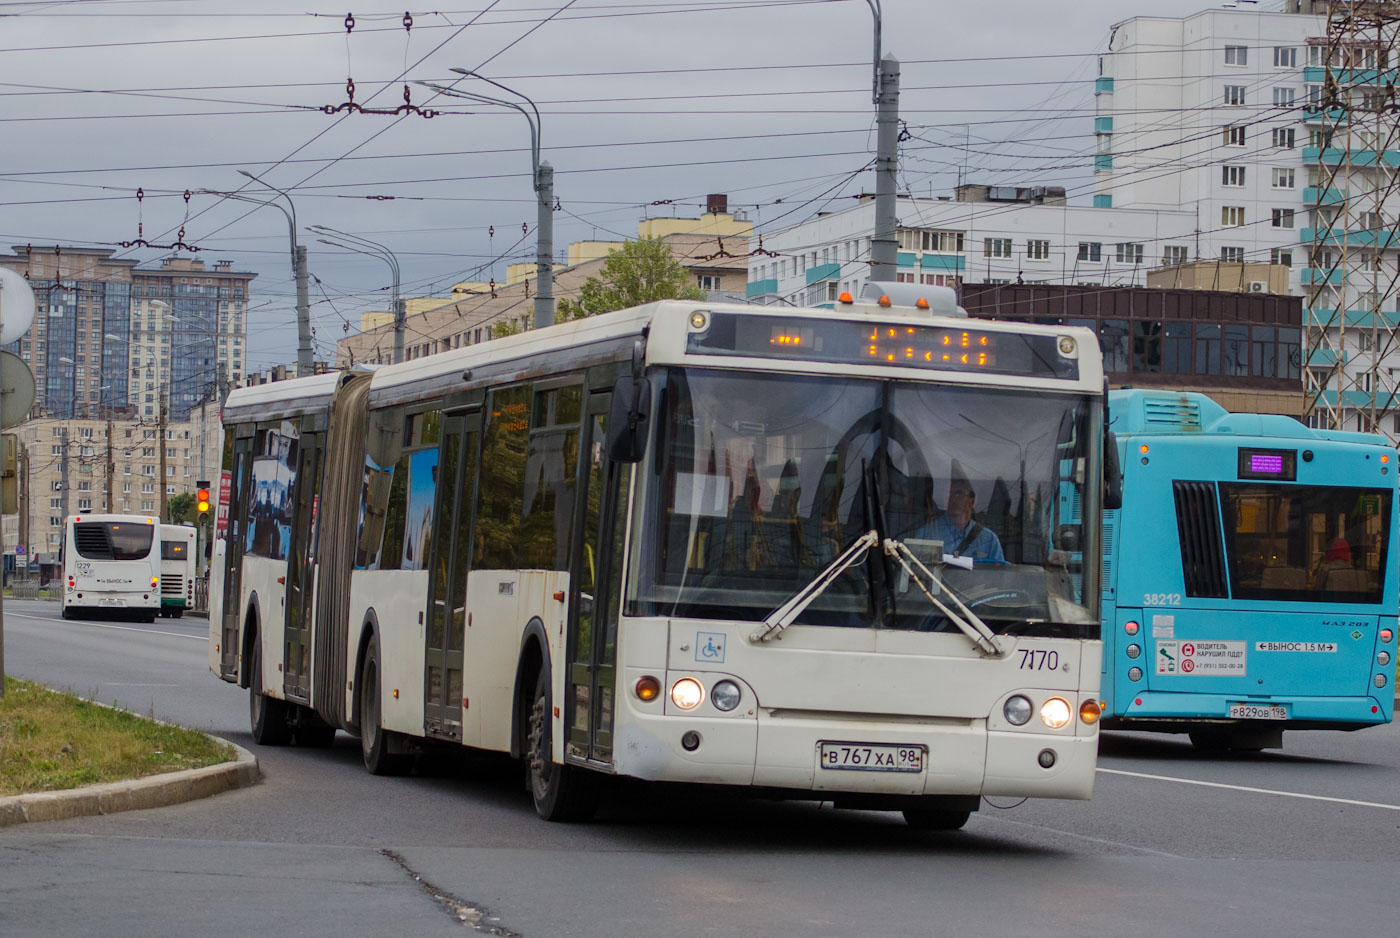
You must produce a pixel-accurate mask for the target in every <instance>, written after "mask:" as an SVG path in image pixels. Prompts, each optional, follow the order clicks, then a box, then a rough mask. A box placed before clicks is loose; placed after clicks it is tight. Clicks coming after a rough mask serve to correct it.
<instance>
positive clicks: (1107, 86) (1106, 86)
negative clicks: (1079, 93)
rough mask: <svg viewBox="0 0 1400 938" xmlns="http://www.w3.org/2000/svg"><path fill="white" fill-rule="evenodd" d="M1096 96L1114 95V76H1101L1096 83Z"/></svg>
mask: <svg viewBox="0 0 1400 938" xmlns="http://www.w3.org/2000/svg"><path fill="white" fill-rule="evenodd" d="M1094 94H1113V76H1112V75H1100V76H1099V77H1098V78H1097V79H1096V80H1095V81H1094Z"/></svg>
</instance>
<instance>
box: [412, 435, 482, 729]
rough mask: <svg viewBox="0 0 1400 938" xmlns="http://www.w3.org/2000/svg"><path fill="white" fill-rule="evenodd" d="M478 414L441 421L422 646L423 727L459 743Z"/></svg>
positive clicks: (462, 704) (463, 704)
mask: <svg viewBox="0 0 1400 938" xmlns="http://www.w3.org/2000/svg"><path fill="white" fill-rule="evenodd" d="M480 436H481V412H480V411H472V412H457V413H450V414H448V415H446V417H445V418H444V419H443V427H442V443H441V444H440V446H441V449H440V450H439V454H438V477H437V478H438V481H437V498H436V505H435V506H434V508H433V522H432V545H431V549H430V552H429V555H428V556H429V567H428V570H429V573H428V631H427V635H426V641H425V643H424V662H423V666H424V674H423V687H424V700H423V729H424V731H425V732H426V733H427V734H428V735H429V736H435V737H437V738H439V739H453V740H457V741H459V742H460V741H461V739H462V710H463V708H464V707H465V702H464V701H463V699H462V649H463V643H464V640H465V634H464V633H465V631H466V624H467V570H468V569H470V566H471V556H470V555H471V543H470V533H471V523H472V503H473V502H474V501H475V499H474V498H473V497H472V496H473V492H474V491H475V489H476V464H477V456H476V451H477V446H478V444H479V438H480Z"/></svg>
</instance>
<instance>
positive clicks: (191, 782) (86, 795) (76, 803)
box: [0, 734, 262, 827]
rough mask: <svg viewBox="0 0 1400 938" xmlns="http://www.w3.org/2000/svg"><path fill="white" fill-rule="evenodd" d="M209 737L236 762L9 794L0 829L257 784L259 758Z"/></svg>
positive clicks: (0, 806) (1, 805)
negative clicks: (226, 748) (230, 752)
mask: <svg viewBox="0 0 1400 938" xmlns="http://www.w3.org/2000/svg"><path fill="white" fill-rule="evenodd" d="M209 738H210V739H213V740H216V741H217V742H220V743H223V744H224V745H226V746H231V747H232V748H233V751H234V752H235V753H236V754H237V756H238V758H237V759H235V760H234V761H233V762H221V763H219V764H218V765H207V766H205V767H204V768H202V769H183V770H181V771H179V772H167V773H165V774H164V775H151V776H148V777H146V778H135V779H130V780H128V781H124V782H108V783H107V784H105V785H89V786H87V787H86V788H72V789H68V790H65V791H42V792H35V793H34V794H29V795H10V796H8V797H5V798H0V827H9V826H10V825H13V824H24V823H26V822H30V821H60V820H63V819H65V818H75V817H88V816H91V815H94V814H115V813H116V812H118V811H138V810H141V809H143V808H163V807H165V806H166V805H172V804H180V803H181V802H183V801H193V800H195V799H196V798H208V797H209V796H210V795H217V794H219V793H220V792H225V791H232V790H233V789H235V788H247V787H249V786H250V785H255V784H257V781H258V778H259V777H260V776H261V774H262V773H261V772H260V771H259V769H258V760H257V757H256V756H254V755H253V754H252V753H251V752H249V751H248V750H246V749H244V748H243V747H242V746H240V745H238V744H237V743H231V742H229V741H228V740H226V739H220V738H219V737H218V736H214V735H212V734H211V735H210V736H209Z"/></svg>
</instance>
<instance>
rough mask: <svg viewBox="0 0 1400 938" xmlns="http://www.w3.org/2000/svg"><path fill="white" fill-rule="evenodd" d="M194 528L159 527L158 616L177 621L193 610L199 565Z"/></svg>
mask: <svg viewBox="0 0 1400 938" xmlns="http://www.w3.org/2000/svg"><path fill="white" fill-rule="evenodd" d="M196 543H197V540H196V532H195V529H194V527H193V526H191V525H184V524H162V525H161V526H160V614H161V615H163V616H169V617H170V618H172V619H178V618H180V617H182V616H183V615H184V614H185V610H186V609H193V608H194V581H195V580H196V579H197V578H198V573H197V572H196V568H197V564H198V562H199V558H198V551H197V550H196V548H195V545H196Z"/></svg>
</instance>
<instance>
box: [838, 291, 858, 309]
mask: <svg viewBox="0 0 1400 938" xmlns="http://www.w3.org/2000/svg"><path fill="white" fill-rule="evenodd" d="M836 300H837V302H839V303H842V304H844V305H846V306H850V305H851V304H852V303H854V302H855V299H854V298H853V297H852V296H851V294H849V293H842V294H841V295H840V296H838V297H837V298H836Z"/></svg>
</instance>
